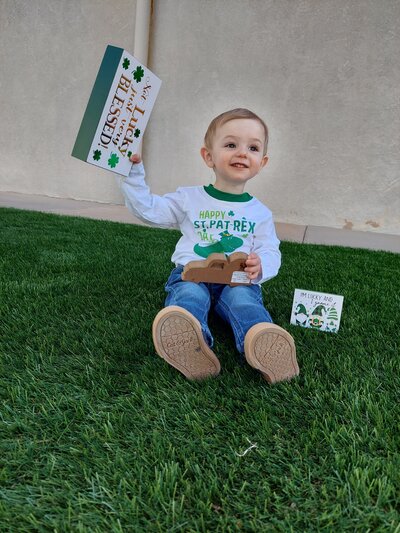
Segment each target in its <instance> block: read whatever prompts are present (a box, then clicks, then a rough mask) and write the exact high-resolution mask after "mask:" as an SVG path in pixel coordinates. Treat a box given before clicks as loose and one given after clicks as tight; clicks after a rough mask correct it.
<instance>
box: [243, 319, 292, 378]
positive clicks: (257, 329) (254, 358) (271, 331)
mask: <svg viewBox="0 0 400 533" xmlns="http://www.w3.org/2000/svg"><path fill="white" fill-rule="evenodd" d="M244 350H245V357H246V359H247V362H248V363H249V364H250V365H251V366H252V367H253V368H256V369H257V370H259V371H260V372H261V373H262V374H263V377H264V379H266V380H267V381H268V382H269V383H277V382H279V381H286V380H289V379H292V378H294V377H295V376H298V375H299V373H300V370H299V365H298V364H297V359H296V346H295V344H294V340H293V337H292V336H291V335H290V334H289V333H288V332H287V331H285V330H284V329H282V328H281V327H279V326H277V325H276V324H270V323H269V322H261V323H260V324H256V325H255V326H253V327H252V328H251V329H250V330H249V331H248V332H247V335H246V337H245V341H244Z"/></svg>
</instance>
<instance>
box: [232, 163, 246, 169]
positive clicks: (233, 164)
mask: <svg viewBox="0 0 400 533" xmlns="http://www.w3.org/2000/svg"><path fill="white" fill-rule="evenodd" d="M232 166H233V167H235V168H248V167H247V165H244V164H243V163H232Z"/></svg>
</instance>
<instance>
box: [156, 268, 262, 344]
mask: <svg viewBox="0 0 400 533" xmlns="http://www.w3.org/2000/svg"><path fill="white" fill-rule="evenodd" d="M182 270H183V267H182V266H180V265H179V266H177V267H176V268H174V269H173V270H172V272H171V274H170V276H169V278H168V281H167V283H166V285H165V290H166V291H167V293H168V294H167V298H166V300H165V306H168V305H179V306H180V307H183V308H184V309H186V310H187V311H189V313H192V315H194V316H195V317H196V318H197V320H198V321H199V322H200V324H201V329H202V331H203V335H204V339H205V341H206V342H207V344H208V345H209V346H210V347H212V345H213V342H214V339H213V337H212V335H211V332H210V329H209V327H208V323H207V319H208V313H209V311H210V309H211V308H213V309H214V310H215V312H216V313H217V314H218V315H219V316H220V317H221V318H222V319H223V320H224V321H225V322H227V323H228V324H230V325H231V327H232V330H233V334H234V336H235V342H236V348H237V349H238V351H239V352H240V353H244V338H245V336H246V333H247V332H248V331H249V329H250V328H251V327H252V326H254V325H255V324H258V323H259V322H272V318H271V316H270V314H269V313H268V311H267V310H266V309H265V307H264V304H263V300H262V293H261V287H260V286H259V285H238V286H236V287H230V286H229V285H222V284H220V283H193V282H191V281H183V280H182V278H181V274H182Z"/></svg>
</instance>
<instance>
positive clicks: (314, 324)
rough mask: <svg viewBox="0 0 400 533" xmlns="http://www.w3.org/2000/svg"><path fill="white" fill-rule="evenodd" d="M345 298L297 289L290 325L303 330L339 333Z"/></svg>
mask: <svg viewBox="0 0 400 533" xmlns="http://www.w3.org/2000/svg"><path fill="white" fill-rule="evenodd" d="M342 307H343V296H339V295H337V294H327V293H324V292H315V291H306V290H303V289H295V291H294V298H293V306H292V314H291V317H290V323H291V324H294V325H295V326H301V327H303V328H311V329H315V330H318V331H328V332H329V333H337V332H338V331H339V325H340V317H341V315H342Z"/></svg>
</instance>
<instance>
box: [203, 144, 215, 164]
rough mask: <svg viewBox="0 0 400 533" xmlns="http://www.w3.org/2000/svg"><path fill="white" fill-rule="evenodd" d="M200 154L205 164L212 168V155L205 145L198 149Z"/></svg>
mask: <svg viewBox="0 0 400 533" xmlns="http://www.w3.org/2000/svg"><path fill="white" fill-rule="evenodd" d="M200 155H201V157H202V158H203V160H204V162H205V164H206V165H207V166H208V167H210V168H214V162H213V160H212V155H211V153H210V152H209V150H207V148H206V147H205V146H203V147H202V148H201V150H200Z"/></svg>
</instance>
